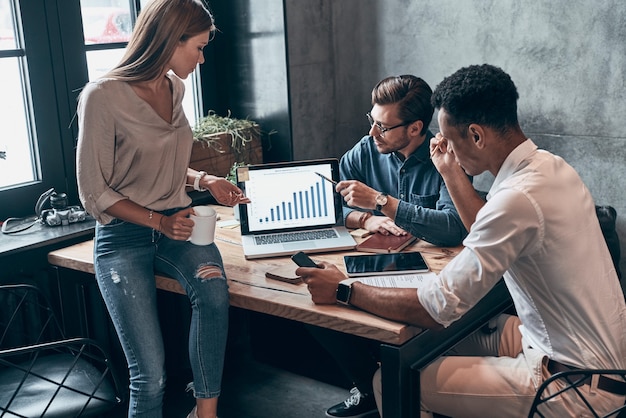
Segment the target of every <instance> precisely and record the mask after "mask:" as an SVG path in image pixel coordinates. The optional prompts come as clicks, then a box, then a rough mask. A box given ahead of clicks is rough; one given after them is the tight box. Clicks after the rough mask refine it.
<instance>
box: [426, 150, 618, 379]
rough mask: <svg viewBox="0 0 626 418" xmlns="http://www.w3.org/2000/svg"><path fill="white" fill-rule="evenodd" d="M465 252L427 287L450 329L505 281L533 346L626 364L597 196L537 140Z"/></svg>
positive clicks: (497, 190) (582, 361)
mask: <svg viewBox="0 0 626 418" xmlns="http://www.w3.org/2000/svg"><path fill="white" fill-rule="evenodd" d="M464 245H465V248H464V249H463V251H462V252H461V253H460V254H459V255H458V256H457V257H455V259H454V260H452V262H450V263H449V264H448V265H447V266H446V268H444V269H443V270H442V272H441V274H440V275H439V277H438V280H436V281H433V282H432V283H429V284H428V285H425V286H423V287H422V288H420V290H419V292H418V296H419V300H420V302H421V303H422V305H423V306H424V308H425V309H426V310H427V311H428V312H429V313H430V315H431V316H432V317H433V318H434V319H435V320H436V321H438V322H440V323H441V324H443V325H444V326H448V325H449V324H451V323H452V322H454V321H455V320H457V319H458V318H459V317H460V316H462V315H463V314H464V313H465V312H467V311H468V310H469V309H470V308H471V307H472V306H474V305H475V304H476V303H477V302H478V301H479V300H480V299H481V298H482V297H483V296H484V295H485V294H486V293H487V292H488V291H489V290H490V289H491V288H492V287H493V286H494V284H495V283H496V282H497V281H498V280H499V279H500V278H501V277H504V280H505V282H506V285H507V287H508V289H509V292H510V293H511V297H512V299H513V301H514V303H515V308H516V310H517V313H518V315H519V317H520V320H521V322H522V324H523V326H522V329H521V331H522V334H523V336H524V339H525V341H527V342H528V344H530V345H531V346H532V347H534V348H535V349H538V350H540V351H542V352H543V353H545V354H546V355H547V356H548V357H550V358H552V359H554V360H556V361H559V362H562V363H565V364H569V365H572V366H579V367H593V368H620V369H624V368H626V305H625V303H624V297H623V294H622V291H621V287H620V286H619V281H618V278H617V274H616V272H615V268H614V265H613V262H612V260H611V256H610V253H609V251H608V249H607V246H606V243H605V241H604V237H603V235H602V232H601V230H600V226H599V222H598V219H597V216H596V215H595V206H594V201H593V198H592V197H591V194H590V193H589V191H588V189H587V188H586V187H585V185H584V184H583V182H582V181H581V179H580V177H579V176H578V174H577V173H576V171H575V170H574V169H573V168H572V167H571V166H569V165H568V164H567V163H566V162H565V161H564V160H563V159H562V158H560V157H558V156H555V155H553V154H551V153H549V152H546V151H542V150H538V149H537V147H536V145H535V144H534V143H533V142H532V141H531V140H530V139H529V140H527V141H525V142H524V143H522V144H521V145H519V146H518V147H517V148H516V149H515V150H514V151H513V152H511V154H510V155H509V156H508V157H507V159H506V160H505V161H504V164H503V165H502V167H501V169H500V171H499V172H498V174H497V176H496V178H495V180H494V183H493V185H492V187H491V189H490V191H489V195H488V201H487V203H486V204H485V206H484V207H483V208H482V209H481V210H480V211H479V212H478V214H477V216H476V222H475V223H474V224H473V225H472V228H471V231H470V233H469V235H468V236H467V238H466V239H465V241H464Z"/></svg>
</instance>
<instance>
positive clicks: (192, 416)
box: [187, 406, 217, 418]
mask: <svg viewBox="0 0 626 418" xmlns="http://www.w3.org/2000/svg"><path fill="white" fill-rule="evenodd" d="M187 418H198V413H197V409H196V407H195V406H194V407H193V409H192V410H191V412H190V413H189V415H187ZM216 418H217V417H216Z"/></svg>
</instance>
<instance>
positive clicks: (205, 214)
mask: <svg viewBox="0 0 626 418" xmlns="http://www.w3.org/2000/svg"><path fill="white" fill-rule="evenodd" d="M193 211H194V212H195V214H191V215H189V218H190V219H192V220H193V222H194V225H193V230H192V231H191V236H190V237H189V241H191V243H192V244H195V245H209V244H212V243H213V241H214V240H215V222H216V221H217V212H215V209H213V208H212V207H210V206H194V208H193Z"/></svg>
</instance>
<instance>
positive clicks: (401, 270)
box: [343, 252, 429, 277]
mask: <svg viewBox="0 0 626 418" xmlns="http://www.w3.org/2000/svg"><path fill="white" fill-rule="evenodd" d="M343 261H344V263H345V266H346V272H347V273H348V276H349V277H362V276H383V275H391V274H412V273H425V272H427V271H429V268H428V264H426V261H424V258H423V257H422V255H421V254H420V253H419V252H406V253H391V254H367V255H346V256H344V257H343Z"/></svg>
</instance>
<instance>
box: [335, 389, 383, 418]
mask: <svg viewBox="0 0 626 418" xmlns="http://www.w3.org/2000/svg"><path fill="white" fill-rule="evenodd" d="M350 393H351V394H352V395H350V397H349V398H348V399H346V400H345V401H343V402H341V403H338V404H337V405H335V406H332V407H330V408H328V410H327V411H326V416H327V417H333V418H348V417H349V418H365V417H370V416H371V417H378V410H377V409H376V400H375V399H374V395H370V394H362V393H361V392H359V389H357V388H352V389H351V390H350Z"/></svg>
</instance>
